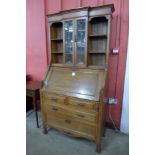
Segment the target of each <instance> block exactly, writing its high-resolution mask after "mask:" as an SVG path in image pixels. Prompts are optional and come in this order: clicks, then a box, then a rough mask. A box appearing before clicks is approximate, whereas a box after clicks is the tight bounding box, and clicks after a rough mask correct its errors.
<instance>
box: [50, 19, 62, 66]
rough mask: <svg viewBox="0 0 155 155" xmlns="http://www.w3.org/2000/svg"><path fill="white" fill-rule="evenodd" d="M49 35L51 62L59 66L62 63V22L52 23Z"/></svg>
mask: <svg viewBox="0 0 155 155" xmlns="http://www.w3.org/2000/svg"><path fill="white" fill-rule="evenodd" d="M50 33H51V35H50V36H51V38H50V40H51V59H52V60H51V62H52V64H55V65H59V64H62V63H63V24H62V22H55V23H52V25H51V27H50Z"/></svg>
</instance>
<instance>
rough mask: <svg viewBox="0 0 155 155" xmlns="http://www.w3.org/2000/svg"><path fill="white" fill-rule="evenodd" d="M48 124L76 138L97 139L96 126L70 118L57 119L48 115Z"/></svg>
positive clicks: (60, 117)
mask: <svg viewBox="0 0 155 155" xmlns="http://www.w3.org/2000/svg"><path fill="white" fill-rule="evenodd" d="M47 124H48V125H50V126H52V127H55V128H57V129H61V130H62V131H64V132H67V133H68V134H71V135H72V134H73V135H74V136H78V135H79V137H86V138H90V139H95V133H96V132H95V131H96V130H95V129H96V128H95V126H94V125H90V124H85V123H82V122H77V121H75V120H74V119H72V118H70V117H68V116H62V115H60V116H59V117H56V116H55V115H53V114H50V113H47Z"/></svg>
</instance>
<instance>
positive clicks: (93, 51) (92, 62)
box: [88, 17, 108, 68]
mask: <svg viewBox="0 0 155 155" xmlns="http://www.w3.org/2000/svg"><path fill="white" fill-rule="evenodd" d="M107 27H108V22H107V19H106V18H105V17H94V18H92V19H91V20H90V21H89V30H88V36H89V37H88V68H104V67H105V63H106V62H105V61H106V51H107Z"/></svg>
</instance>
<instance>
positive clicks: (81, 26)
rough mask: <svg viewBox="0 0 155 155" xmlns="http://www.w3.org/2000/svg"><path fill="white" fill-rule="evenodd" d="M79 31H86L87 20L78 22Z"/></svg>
mask: <svg viewBox="0 0 155 155" xmlns="http://www.w3.org/2000/svg"><path fill="white" fill-rule="evenodd" d="M77 29H78V30H85V19H80V20H78V22H77Z"/></svg>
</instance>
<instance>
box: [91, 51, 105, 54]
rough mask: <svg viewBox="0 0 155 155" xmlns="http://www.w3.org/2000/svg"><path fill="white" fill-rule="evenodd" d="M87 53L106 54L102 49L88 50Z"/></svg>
mask: <svg viewBox="0 0 155 155" xmlns="http://www.w3.org/2000/svg"><path fill="white" fill-rule="evenodd" d="M88 53H89V54H106V52H103V51H89V52H88Z"/></svg>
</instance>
